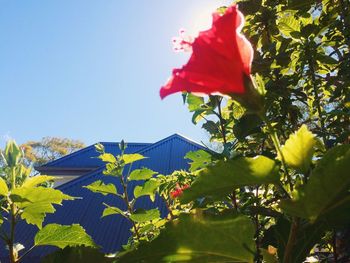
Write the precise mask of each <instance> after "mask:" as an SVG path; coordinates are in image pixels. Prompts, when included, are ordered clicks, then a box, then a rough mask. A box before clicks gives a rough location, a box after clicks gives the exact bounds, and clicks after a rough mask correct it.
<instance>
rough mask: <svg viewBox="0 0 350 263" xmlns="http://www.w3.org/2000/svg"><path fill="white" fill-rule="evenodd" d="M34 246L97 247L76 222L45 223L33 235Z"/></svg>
mask: <svg viewBox="0 0 350 263" xmlns="http://www.w3.org/2000/svg"><path fill="white" fill-rule="evenodd" d="M34 246H55V247H59V248H65V247H67V246H70V247H75V246H86V247H97V246H96V244H95V243H94V241H93V240H92V238H91V237H90V236H89V235H88V234H86V232H85V230H84V228H82V227H81V226H80V225H78V224H73V225H70V226H63V225H58V224H49V225H46V226H44V227H43V229H41V230H39V232H38V233H37V234H36V235H35V238H34Z"/></svg>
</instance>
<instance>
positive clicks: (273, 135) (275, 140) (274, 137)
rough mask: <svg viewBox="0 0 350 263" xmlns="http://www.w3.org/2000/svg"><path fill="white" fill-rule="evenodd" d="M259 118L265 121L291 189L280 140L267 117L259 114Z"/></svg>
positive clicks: (290, 179) (291, 185) (291, 184)
mask: <svg viewBox="0 0 350 263" xmlns="http://www.w3.org/2000/svg"><path fill="white" fill-rule="evenodd" d="M260 118H261V119H262V120H263V121H264V122H265V123H266V127H267V129H268V131H269V135H270V138H271V140H272V142H273V145H274V146H275V149H276V152H277V153H278V155H279V156H280V158H281V163H282V167H283V170H284V174H285V175H286V178H287V181H288V184H289V188H290V191H293V189H294V188H293V183H292V178H291V177H290V175H289V174H288V169H287V166H286V161H285V158H284V155H283V153H282V151H281V144H280V141H279V139H278V136H277V133H276V131H275V129H274V128H273V127H272V125H271V124H270V122H269V121H268V119H267V118H266V117H265V116H263V115H260Z"/></svg>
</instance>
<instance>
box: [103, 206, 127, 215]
mask: <svg viewBox="0 0 350 263" xmlns="http://www.w3.org/2000/svg"><path fill="white" fill-rule="evenodd" d="M109 215H122V216H124V211H123V210H121V209H119V208H118V207H115V206H107V207H106V208H105V209H104V210H103V213H102V216H101V217H105V216H109Z"/></svg>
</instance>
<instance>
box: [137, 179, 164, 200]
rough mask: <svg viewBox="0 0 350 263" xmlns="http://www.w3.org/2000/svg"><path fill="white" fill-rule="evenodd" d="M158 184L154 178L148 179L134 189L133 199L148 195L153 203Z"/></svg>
mask: <svg viewBox="0 0 350 263" xmlns="http://www.w3.org/2000/svg"><path fill="white" fill-rule="evenodd" d="M159 184H160V183H159V182H158V180H156V179H154V178H151V179H149V180H148V181H146V182H145V183H144V184H143V185H138V186H136V187H135V188H134V197H135V198H138V197H140V196H144V195H148V196H149V197H150V198H151V200H152V201H154V198H155V194H156V191H157V189H158V187H159Z"/></svg>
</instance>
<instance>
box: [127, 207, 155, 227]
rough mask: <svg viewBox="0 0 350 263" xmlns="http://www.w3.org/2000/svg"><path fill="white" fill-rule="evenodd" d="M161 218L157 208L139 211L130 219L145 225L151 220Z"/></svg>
mask: <svg viewBox="0 0 350 263" xmlns="http://www.w3.org/2000/svg"><path fill="white" fill-rule="evenodd" d="M159 217H160V212H159V210H158V209H157V208H155V209H150V210H145V209H138V210H136V211H135V212H134V213H132V214H131V215H130V219H131V220H132V221H134V222H136V223H143V222H147V221H150V220H154V219H158V218H159Z"/></svg>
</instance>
